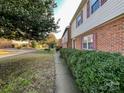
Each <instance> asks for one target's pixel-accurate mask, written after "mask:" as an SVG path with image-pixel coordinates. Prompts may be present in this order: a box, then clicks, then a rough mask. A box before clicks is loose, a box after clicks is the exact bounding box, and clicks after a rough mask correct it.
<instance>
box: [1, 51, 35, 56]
mask: <svg viewBox="0 0 124 93" xmlns="http://www.w3.org/2000/svg"><path fill="white" fill-rule="evenodd" d="M4 50H7V51H12V52H14V53H12V54H7V55H0V58H6V57H11V56H16V55H21V54H25V53H30V52H34V51H36V50H34V49H30V50H29V49H28V50H23V49H20V50H18V49H4Z"/></svg>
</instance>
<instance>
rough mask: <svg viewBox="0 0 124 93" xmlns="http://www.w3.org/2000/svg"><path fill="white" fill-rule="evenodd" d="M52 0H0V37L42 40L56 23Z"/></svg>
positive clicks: (53, 29)
mask: <svg viewBox="0 0 124 93" xmlns="http://www.w3.org/2000/svg"><path fill="white" fill-rule="evenodd" d="M53 7H54V1H53V0H0V37H4V38H7V39H16V40H25V39H29V40H37V41H39V40H42V39H44V38H45V37H46V36H47V35H48V34H49V33H50V32H53V31H55V30H56V28H57V25H56V24H55V23H54V17H53Z"/></svg>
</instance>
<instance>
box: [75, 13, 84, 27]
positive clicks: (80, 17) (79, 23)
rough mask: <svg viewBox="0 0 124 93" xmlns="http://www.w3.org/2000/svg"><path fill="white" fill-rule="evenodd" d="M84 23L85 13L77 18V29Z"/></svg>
mask: <svg viewBox="0 0 124 93" xmlns="http://www.w3.org/2000/svg"><path fill="white" fill-rule="evenodd" d="M82 23H83V12H81V14H80V15H79V16H78V17H77V20H76V27H78V26H80V25H81V24H82Z"/></svg>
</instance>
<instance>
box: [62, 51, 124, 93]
mask: <svg viewBox="0 0 124 93" xmlns="http://www.w3.org/2000/svg"><path fill="white" fill-rule="evenodd" d="M60 53H61V57H62V58H63V59H64V60H65V61H66V62H67V65H68V67H69V69H70V71H71V72H72V75H73V76H74V78H75V81H76V83H77V85H78V87H79V89H80V90H81V91H82V92H84V93H124V57H123V56H122V55H121V54H117V53H108V52H96V51H80V50H75V49H61V50H60Z"/></svg>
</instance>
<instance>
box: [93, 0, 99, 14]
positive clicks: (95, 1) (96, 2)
mask: <svg viewBox="0 0 124 93" xmlns="http://www.w3.org/2000/svg"><path fill="white" fill-rule="evenodd" d="M91 4H92V6H91V9H92V13H94V12H95V11H96V10H97V9H98V8H99V7H100V0H92V2H91Z"/></svg>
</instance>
